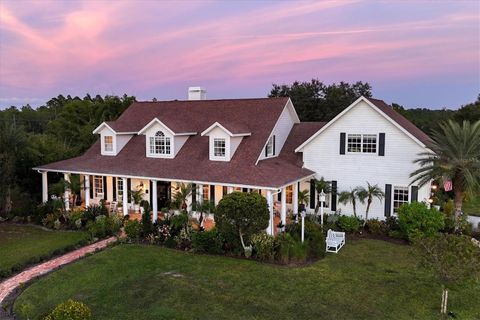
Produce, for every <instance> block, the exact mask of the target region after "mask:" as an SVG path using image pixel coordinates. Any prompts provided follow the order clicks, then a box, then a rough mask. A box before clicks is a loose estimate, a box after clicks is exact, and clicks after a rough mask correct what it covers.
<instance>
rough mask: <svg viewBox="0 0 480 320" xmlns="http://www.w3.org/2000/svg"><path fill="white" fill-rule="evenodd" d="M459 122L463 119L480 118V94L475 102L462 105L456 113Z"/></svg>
mask: <svg viewBox="0 0 480 320" xmlns="http://www.w3.org/2000/svg"><path fill="white" fill-rule="evenodd" d="M454 119H455V120H456V121H457V122H458V123H462V122H463V121H470V122H475V121H479V120H480V94H479V95H478V96H477V100H476V101H475V102H472V103H469V104H466V105H464V106H462V107H461V108H460V109H458V110H457V112H456V113H455V115H454Z"/></svg>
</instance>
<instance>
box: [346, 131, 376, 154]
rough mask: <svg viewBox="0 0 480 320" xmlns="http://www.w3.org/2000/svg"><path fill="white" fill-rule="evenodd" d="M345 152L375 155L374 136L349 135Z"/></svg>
mask: <svg viewBox="0 0 480 320" xmlns="http://www.w3.org/2000/svg"><path fill="white" fill-rule="evenodd" d="M347 150H348V152H351V153H377V135H376V134H363V135H362V134H349V135H348V136H347Z"/></svg>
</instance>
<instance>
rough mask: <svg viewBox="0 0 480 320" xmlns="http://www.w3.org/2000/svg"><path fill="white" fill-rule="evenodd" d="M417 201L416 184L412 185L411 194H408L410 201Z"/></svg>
mask: <svg viewBox="0 0 480 320" xmlns="http://www.w3.org/2000/svg"><path fill="white" fill-rule="evenodd" d="M416 201H418V186H412V195H411V196H410V202H416Z"/></svg>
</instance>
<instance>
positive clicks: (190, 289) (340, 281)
mask: <svg viewBox="0 0 480 320" xmlns="http://www.w3.org/2000/svg"><path fill="white" fill-rule="evenodd" d="M409 251H410V247H408V246H404V245H396V244H391V243H387V242H383V241H378V240H359V241H354V242H347V245H346V246H345V247H344V248H343V249H342V250H341V251H340V253H339V254H338V255H335V254H328V256H327V257H326V258H325V259H324V260H321V261H319V262H317V263H314V264H312V265H309V266H305V267H295V268H294V267H281V266H275V265H267V264H261V263H258V262H255V261H249V260H240V259H233V258H225V257H220V256H207V255H194V254H189V253H183V252H179V251H175V250H170V249H165V248H161V247H157V246H140V245H119V246H116V247H113V248H111V249H108V250H105V251H103V252H100V253H97V254H95V255H93V256H90V257H88V258H86V259H82V260H81V261H79V262H77V263H74V264H72V265H69V266H67V267H65V268H64V269H61V270H59V271H56V272H54V273H52V274H50V275H48V276H46V277H45V278H42V279H40V280H39V281H38V282H36V283H34V284H32V286H30V287H29V288H27V289H26V290H25V291H24V292H23V293H22V294H21V295H20V297H19V298H18V299H17V301H16V302H15V306H14V308H15V311H16V312H17V314H18V310H20V307H21V306H22V305H24V306H25V305H29V304H30V305H29V307H30V308H32V309H33V310H34V312H33V314H32V315H33V317H30V319H32V318H33V319H37V317H38V316H39V315H41V314H43V313H45V312H47V311H49V310H50V309H51V308H53V307H54V306H55V305H56V304H58V303H60V302H62V301H64V300H67V299H69V298H73V299H77V300H80V301H83V302H85V303H86V304H87V305H88V306H89V307H90V308H91V309H92V312H93V315H94V319H275V320H279V319H396V320H398V319H409V320H411V319H422V320H424V319H438V309H439V306H440V300H441V286H440V285H439V284H438V283H437V282H435V281H434V280H433V278H432V277H431V275H427V274H425V273H424V272H422V271H419V270H417V269H416V268H415V267H414V264H415V263H414V260H413V258H412V256H411V255H410V254H409ZM478 297H480V287H478V286H477V287H474V286H473V285H469V286H461V287H458V288H452V290H451V291H450V296H449V298H450V300H449V301H450V305H449V306H450V310H452V311H453V312H455V313H456V314H457V318H458V319H477V318H479V317H480V303H479V302H480V301H479V298H478ZM20 319H25V317H23V318H22V317H21V318H20Z"/></svg>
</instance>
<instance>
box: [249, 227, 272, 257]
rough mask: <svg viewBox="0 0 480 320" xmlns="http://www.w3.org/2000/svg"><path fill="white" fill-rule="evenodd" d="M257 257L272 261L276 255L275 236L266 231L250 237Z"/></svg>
mask: <svg viewBox="0 0 480 320" xmlns="http://www.w3.org/2000/svg"><path fill="white" fill-rule="evenodd" d="M250 242H251V243H252V245H253V248H254V250H255V253H256V256H257V259H259V260H262V261H271V260H273V258H274V257H275V237H273V236H271V235H268V234H266V233H265V232H261V233H257V234H254V235H253V236H252V237H251V238H250Z"/></svg>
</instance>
